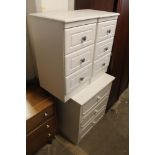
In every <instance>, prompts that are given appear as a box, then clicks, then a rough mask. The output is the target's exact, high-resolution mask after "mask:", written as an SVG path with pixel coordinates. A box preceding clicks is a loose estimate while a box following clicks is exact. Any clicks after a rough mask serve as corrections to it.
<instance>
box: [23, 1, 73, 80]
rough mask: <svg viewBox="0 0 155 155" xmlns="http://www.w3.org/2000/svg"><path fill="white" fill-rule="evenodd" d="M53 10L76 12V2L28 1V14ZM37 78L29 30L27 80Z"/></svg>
mask: <svg viewBox="0 0 155 155" xmlns="http://www.w3.org/2000/svg"><path fill="white" fill-rule="evenodd" d="M51 10H74V0H26V14H29V13H34V12H44V11H51ZM35 76H37V69H36V63H35V56H34V55H33V51H32V49H31V46H30V42H29V35H28V29H27V34H26V80H32V79H33V78H35Z"/></svg>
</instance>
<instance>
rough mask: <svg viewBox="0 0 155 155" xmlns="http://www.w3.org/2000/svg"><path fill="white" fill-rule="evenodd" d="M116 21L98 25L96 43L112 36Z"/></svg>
mask: <svg viewBox="0 0 155 155" xmlns="http://www.w3.org/2000/svg"><path fill="white" fill-rule="evenodd" d="M116 22H117V21H116V20H112V21H106V22H101V23H98V26H97V27H98V28H97V42H100V41H103V40H105V39H109V38H111V37H113V36H114V34H115V29H116Z"/></svg>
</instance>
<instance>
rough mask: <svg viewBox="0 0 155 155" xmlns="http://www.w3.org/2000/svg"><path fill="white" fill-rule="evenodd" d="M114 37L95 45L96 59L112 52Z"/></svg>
mask: <svg viewBox="0 0 155 155" xmlns="http://www.w3.org/2000/svg"><path fill="white" fill-rule="evenodd" d="M113 40H114V38H113V37H112V38H110V39H107V40H105V41H102V42H99V43H97V44H96V47H95V60H96V59H98V58H101V57H102V56H105V55H106V54H108V53H111V50H112V45H113Z"/></svg>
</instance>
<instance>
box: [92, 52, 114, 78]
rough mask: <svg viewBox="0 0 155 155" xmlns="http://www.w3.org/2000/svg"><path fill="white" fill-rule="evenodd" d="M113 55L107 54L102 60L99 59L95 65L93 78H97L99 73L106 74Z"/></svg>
mask: <svg viewBox="0 0 155 155" xmlns="http://www.w3.org/2000/svg"><path fill="white" fill-rule="evenodd" d="M110 56H111V54H107V55H105V56H103V57H101V58H100V59H97V60H96V61H95V62H94V65H93V76H97V74H99V73H104V72H106V71H107V67H108V65H109V62H110Z"/></svg>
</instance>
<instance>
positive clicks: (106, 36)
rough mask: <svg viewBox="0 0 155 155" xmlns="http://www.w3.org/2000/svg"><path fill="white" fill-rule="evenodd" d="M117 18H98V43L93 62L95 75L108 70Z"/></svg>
mask: <svg viewBox="0 0 155 155" xmlns="http://www.w3.org/2000/svg"><path fill="white" fill-rule="evenodd" d="M116 22H117V20H110V21H103V22H100V20H98V24H97V34H96V45H95V54H94V64H93V77H98V75H100V74H101V73H102V72H106V71H107V68H108V65H109V62H110V57H111V50H112V45H113V40H114V35H115V29H116Z"/></svg>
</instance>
